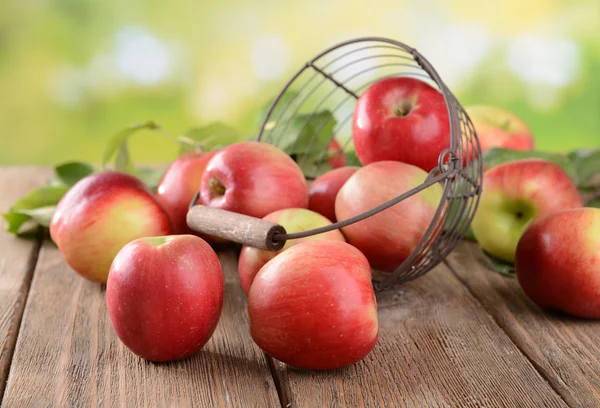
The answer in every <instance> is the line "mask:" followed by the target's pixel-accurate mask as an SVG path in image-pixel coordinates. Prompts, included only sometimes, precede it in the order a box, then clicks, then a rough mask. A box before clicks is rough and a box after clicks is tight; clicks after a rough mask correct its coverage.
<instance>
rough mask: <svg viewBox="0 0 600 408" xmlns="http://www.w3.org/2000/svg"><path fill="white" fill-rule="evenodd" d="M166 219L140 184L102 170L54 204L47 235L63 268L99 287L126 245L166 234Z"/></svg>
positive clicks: (146, 189)
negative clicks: (63, 261)
mask: <svg viewBox="0 0 600 408" xmlns="http://www.w3.org/2000/svg"><path fill="white" fill-rule="evenodd" d="M172 231H173V230H172V226H171V222H170V220H169V216H168V215H167V213H166V212H165V210H164V209H163V208H162V207H161V205H160V204H159V203H158V202H157V201H156V199H155V198H154V196H153V195H152V192H151V191H150V189H148V188H147V187H146V185H144V183H142V181H141V180H139V179H137V178H136V177H133V176H131V175H129V174H125V173H119V172H113V171H106V172H102V173H96V174H92V175H90V176H87V177H85V178H83V179H81V180H79V182H77V183H76V184H75V185H74V186H73V187H71V189H69V191H68V192H67V193H66V194H65V195H64V196H63V198H62V199H61V200H60V202H59V203H58V205H57V207H56V210H55V212H54V214H53V216H52V220H51V223H50V236H51V237H52V240H53V241H54V242H55V243H56V245H57V246H58V249H59V250H60V251H61V253H62V254H63V257H64V259H65V261H66V263H67V264H68V265H69V266H71V268H73V269H74V270H75V272H77V273H78V274H80V275H81V276H83V277H84V278H86V279H88V280H90V281H93V282H99V283H105V282H106V279H107V277H108V272H109V269H110V264H111V262H112V261H113V258H114V257H115V255H116V254H117V252H119V250H120V249H121V248H122V247H123V246H124V245H125V244H127V243H128V242H130V241H132V240H134V239H136V238H141V237H151V236H157V235H168V234H171V233H172Z"/></svg>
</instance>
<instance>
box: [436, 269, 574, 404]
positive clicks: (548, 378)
mask: <svg viewBox="0 0 600 408" xmlns="http://www.w3.org/2000/svg"><path fill="white" fill-rule="evenodd" d="M475 262H477V261H475ZM443 263H444V264H445V265H446V266H447V267H448V269H449V270H450V272H452V275H454V277H456V279H458V281H459V282H460V283H461V285H463V286H464V287H465V288H466V289H467V291H468V292H469V293H470V294H471V296H473V298H474V299H475V301H476V302H477V303H479V305H481V308H482V309H483V310H485V312H486V313H487V314H488V315H489V316H490V317H491V318H492V320H493V321H494V322H495V323H496V325H497V326H498V327H499V328H500V330H502V331H503V332H504V333H505V334H506V336H507V337H508V338H509V339H510V341H511V342H512V343H513V344H514V345H515V347H516V348H517V349H518V350H519V352H520V353H521V354H522V355H523V356H524V357H525V358H526V359H527V361H529V363H530V364H531V366H532V367H533V368H534V369H535V371H537V373H538V374H539V375H540V376H541V377H542V378H543V379H544V380H545V381H546V382H547V383H548V385H549V386H550V387H552V389H553V390H554V391H555V392H556V394H558V396H559V397H560V399H562V400H563V402H564V403H565V404H566V405H568V406H570V407H572V405H571V404H569V403H568V402H567V401H566V400H565V398H564V397H563V395H562V394H561V392H560V390H559V389H557V388H556V387H554V385H553V384H552V381H551V379H552V378H551V376H550V375H549V374H548V373H547V372H546V371H545V370H544V369H543V368H542V367H540V366H539V364H537V362H536V361H535V360H533V359H532V358H531V357H530V356H529V355H528V354H527V353H526V352H525V350H523V348H522V347H521V345H520V344H519V343H518V342H517V341H516V340H515V338H514V336H513V335H512V333H511V332H510V331H509V330H506V327H505V326H504V325H503V324H502V321H501V320H500V319H498V318H497V317H496V316H495V314H494V313H491V311H490V310H489V309H488V307H487V305H485V304H483V303H482V302H481V300H480V299H479V296H477V293H475V292H474V291H473V290H472V289H471V288H470V287H469V285H467V284H466V283H465V282H464V281H463V279H462V278H461V277H460V275H459V274H457V273H456V271H455V270H454V266H453V265H452V264H451V263H450V262H448V260H444V261H443Z"/></svg>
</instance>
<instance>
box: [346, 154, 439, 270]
mask: <svg viewBox="0 0 600 408" xmlns="http://www.w3.org/2000/svg"><path fill="white" fill-rule="evenodd" d="M427 175H428V173H427V172H425V171H424V170H423V169H421V168H419V167H417V166H413V165H412V164H407V163H402V162H397V161H380V162H375V163H371V164H368V165H366V166H364V167H362V168H360V169H358V170H357V171H356V172H355V173H354V174H353V175H352V176H350V178H349V179H348V181H346V183H344V185H343V186H342V188H341V189H340V191H339V192H338V194H337V197H336V200H335V215H336V218H337V220H338V221H343V220H346V219H348V218H351V217H354V216H356V215H359V214H362V213H363V212H366V211H369V210H371V209H373V208H375V207H377V206H378V205H380V204H383V203H386V202H387V201H389V200H391V199H393V198H396V197H397V196H399V195H401V194H403V193H405V192H406V191H409V190H411V189H413V188H415V187H417V186H419V185H421V184H422V183H423V182H424V181H425V179H426V178H427ZM442 192H443V190H442V187H441V185H440V184H439V183H436V184H433V185H431V186H429V187H427V188H426V189H424V190H422V191H420V192H419V193H417V194H415V195H412V196H411V197H409V198H407V199H405V200H402V201H401V202H399V203H398V204H396V205H394V206H392V207H390V208H387V209H385V210H383V211H381V212H379V213H377V214H375V215H373V216H371V217H368V218H365V219H364V220H361V221H358V222H356V223H354V224H351V225H349V226H347V227H343V228H342V232H343V234H344V236H345V237H346V241H348V242H349V243H350V244H352V245H354V246H355V247H357V248H358V249H360V250H361V251H362V252H363V253H364V254H365V256H366V257H367V259H368V260H369V262H370V264H371V266H372V267H374V268H375V269H379V270H381V271H384V272H392V271H394V270H395V269H396V268H397V267H398V266H400V264H401V263H402V262H403V261H405V260H406V259H407V258H408V256H409V255H410V254H411V252H412V251H414V249H415V248H416V247H417V245H418V243H419V242H420V240H421V239H422V238H423V236H424V235H425V233H426V232H427V229H428V228H429V226H430V225H431V223H432V222H433V220H434V217H435V213H436V211H437V208H438V207H439V206H440V205H441V202H442Z"/></svg>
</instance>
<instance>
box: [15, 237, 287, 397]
mask: <svg viewBox="0 0 600 408" xmlns="http://www.w3.org/2000/svg"><path fill="white" fill-rule="evenodd" d="M219 256H220V259H221V262H222V265H223V269H224V271H225V276H226V284H225V303H224V306H223V313H222V315H221V319H220V322H219V325H218V327H217V329H216V330H215V333H214V335H213V337H212V338H211V340H210V341H209V343H208V344H207V345H206V346H205V347H204V349H203V350H201V351H200V352H199V353H198V354H196V355H195V356H193V357H191V358H189V359H186V360H182V361H179V362H173V363H167V364H155V363H150V362H146V361H144V360H142V359H140V358H138V357H137V356H135V355H134V354H133V353H131V352H130V351H129V350H128V349H127V348H125V347H124V346H123V344H122V343H121V342H120V341H119V340H118V338H117V337H116V335H115V333H114V330H113V328H112V326H111V324H110V321H109V319H108V315H107V313H106V304H105V290H104V289H103V287H102V286H100V285H97V284H93V283H90V282H88V281H85V280H84V279H82V278H80V277H78V276H77V275H76V274H75V273H74V272H73V271H72V270H71V269H70V268H69V267H67V266H66V265H65V263H64V261H63V258H62V256H61V254H60V252H59V251H58V250H57V249H56V248H55V247H54V246H53V245H52V244H50V243H45V244H44V246H43V247H42V251H41V254H40V260H39V262H38V268H37V270H36V273H35V278H34V280H33V282H32V288H31V293H30V296H29V300H28V302H27V307H26V311H25V315H24V317H23V319H24V323H23V328H22V330H21V334H20V335H19V339H18V343H17V348H16V351H15V357H14V360H13V365H12V369H11V373H10V376H9V379H8V386H7V389H6V395H5V398H4V404H5V406H6V407H21V406H61V407H63V406H85V407H88V406H89V407H92V406H95V407H109V406H111V407H112V406H119V407H128V408H130V407H142V406H144V407H146V406H165V407H166V406H169V407H192V406H194V407H212V406H244V407H245V406H259V407H269V406H278V405H279V401H278V398H277V391H276V388H275V385H274V383H273V380H272V377H271V374H270V371H269V368H268V365H267V362H266V359H265V358H264V355H263V354H262V352H261V351H260V349H258V348H257V347H256V346H255V345H254V344H253V343H252V340H251V337H250V334H249V327H248V320H247V312H246V310H247V309H246V299H245V295H244V293H243V291H242V290H241V287H240V284H239V282H238V280H237V277H236V276H235V275H234V274H235V268H236V262H237V259H236V255H235V253H234V252H227V253H220V255H219Z"/></svg>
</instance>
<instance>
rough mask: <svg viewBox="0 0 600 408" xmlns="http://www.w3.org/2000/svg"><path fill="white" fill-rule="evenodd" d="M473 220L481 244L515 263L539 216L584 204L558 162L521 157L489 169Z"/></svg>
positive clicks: (500, 256)
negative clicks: (528, 230) (521, 242)
mask: <svg viewBox="0 0 600 408" xmlns="http://www.w3.org/2000/svg"><path fill="white" fill-rule="evenodd" d="M482 187H483V192H482V194H481V198H480V201H479V206H478V207H477V211H476V213H475V216H474V218H473V221H472V223H471V229H472V231H473V235H474V236H475V239H476V240H477V242H478V243H479V245H480V246H481V247H482V248H483V249H484V250H485V251H486V252H488V253H489V254H490V255H493V256H495V257H496V258H499V259H501V260H504V261H507V262H511V263H512V262H514V260H515V251H516V248H517V243H518V242H519V239H520V238H521V236H522V235H523V231H525V229H526V228H527V226H528V225H529V224H530V223H531V221H533V220H534V219H535V218H537V217H540V216H543V215H546V214H549V213H552V212H555V211H559V210H564V209H569V208H578V207H583V202H582V200H581V196H580V195H579V191H578V190H577V187H576V186H575V184H574V183H573V181H572V180H571V178H570V177H569V176H568V175H567V174H566V173H565V172H564V171H563V170H562V169H561V168H560V167H559V166H557V165H556V164H554V163H552V162H549V161H547V160H543V159H537V158H532V159H520V160H512V161H508V162H505V163H502V164H500V165H498V166H496V167H493V168H491V169H489V170H487V171H486V172H485V173H484V177H483V186H482Z"/></svg>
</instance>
